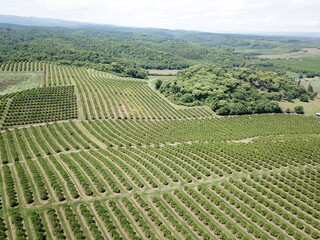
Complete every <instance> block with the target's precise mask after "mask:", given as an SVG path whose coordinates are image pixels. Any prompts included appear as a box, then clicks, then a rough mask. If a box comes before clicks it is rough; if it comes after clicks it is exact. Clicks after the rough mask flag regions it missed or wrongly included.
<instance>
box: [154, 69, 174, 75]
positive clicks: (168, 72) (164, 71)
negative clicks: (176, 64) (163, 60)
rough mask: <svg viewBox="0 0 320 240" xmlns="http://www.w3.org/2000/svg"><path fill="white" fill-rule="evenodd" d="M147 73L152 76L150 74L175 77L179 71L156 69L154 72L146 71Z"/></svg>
mask: <svg viewBox="0 0 320 240" xmlns="http://www.w3.org/2000/svg"><path fill="white" fill-rule="evenodd" d="M148 72H149V73H150V74H151V75H152V74H156V75H176V74H177V73H178V72H179V70H169V69H164V70H158V69H154V70H152V69H151V70H148Z"/></svg>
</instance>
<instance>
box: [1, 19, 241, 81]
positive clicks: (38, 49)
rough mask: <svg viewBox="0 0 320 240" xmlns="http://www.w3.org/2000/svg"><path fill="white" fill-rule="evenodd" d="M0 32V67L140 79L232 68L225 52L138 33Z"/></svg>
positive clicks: (234, 61) (234, 62)
mask: <svg viewBox="0 0 320 240" xmlns="http://www.w3.org/2000/svg"><path fill="white" fill-rule="evenodd" d="M4 26H6V27H3V28H0V62H8V61H51V62H58V63H60V64H64V65H76V66H86V67H91V68H95V69H97V70H102V71H111V72H115V73H118V74H122V75H125V76H132V77H139V78H144V77H145V76H146V73H145V72H144V71H143V70H141V69H140V68H143V69H183V68H187V67H189V66H192V65H194V64H196V63H201V62H202V63H211V64H215V65H217V66H229V67H234V66H236V67H238V66H242V65H244V64H245V58H244V57H243V56H241V55H234V54H232V53H231V52H229V51H225V50H221V49H216V48H208V47H204V46H200V45H197V44H195V43H191V42H186V41H182V40H172V39H168V38H165V37H161V36H155V35H147V34H141V33H120V34H119V33H116V32H106V31H95V30H90V29H77V30H75V29H69V28H54V29H48V28H18V27H13V26H12V25H11V26H8V25H4Z"/></svg>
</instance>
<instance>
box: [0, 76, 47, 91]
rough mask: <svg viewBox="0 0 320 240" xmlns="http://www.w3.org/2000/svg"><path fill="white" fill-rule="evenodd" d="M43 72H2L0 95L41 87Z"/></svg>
mask: <svg viewBox="0 0 320 240" xmlns="http://www.w3.org/2000/svg"><path fill="white" fill-rule="evenodd" d="M41 79H42V73H38V72H18V73H17V72H0V95H4V94H8V93H14V92H18V91H22V90H27V89H31V88H36V87H39V85H40V83H41Z"/></svg>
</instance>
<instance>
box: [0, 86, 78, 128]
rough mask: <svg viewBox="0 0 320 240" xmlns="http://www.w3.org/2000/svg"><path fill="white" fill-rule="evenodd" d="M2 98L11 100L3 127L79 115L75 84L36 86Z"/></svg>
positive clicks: (71, 117)
mask: <svg viewBox="0 0 320 240" xmlns="http://www.w3.org/2000/svg"><path fill="white" fill-rule="evenodd" d="M1 98H2V99H10V100H11V103H10V105H9V109H8V112H7V113H6V114H5V116H4V118H5V120H4V123H3V127H9V126H14V125H24V124H30V123H41V122H50V121H57V120H65V119H73V118H76V117H77V105H76V96H75V93H74V86H63V87H46V88H34V89H30V90H24V91H21V92H17V93H14V94H7V95H3V96H2V97H1Z"/></svg>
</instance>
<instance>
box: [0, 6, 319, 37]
mask: <svg viewBox="0 0 320 240" xmlns="http://www.w3.org/2000/svg"><path fill="white" fill-rule="evenodd" d="M0 4H1V8H0V14H7V15H18V16H34V17H46V18H56V19H63V20H74V21H82V22H93V23H103V24H113V25H119V26H134V27H155V28H169V29H186V30H199V31H207V32H238V33H241V32H246V33H250V32H320V0H0Z"/></svg>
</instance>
